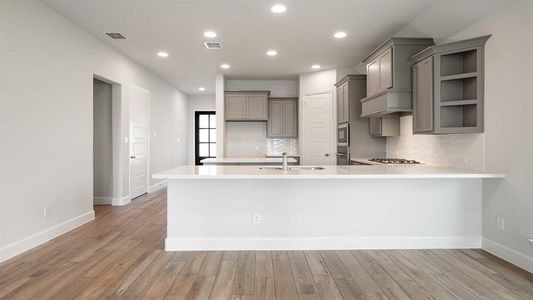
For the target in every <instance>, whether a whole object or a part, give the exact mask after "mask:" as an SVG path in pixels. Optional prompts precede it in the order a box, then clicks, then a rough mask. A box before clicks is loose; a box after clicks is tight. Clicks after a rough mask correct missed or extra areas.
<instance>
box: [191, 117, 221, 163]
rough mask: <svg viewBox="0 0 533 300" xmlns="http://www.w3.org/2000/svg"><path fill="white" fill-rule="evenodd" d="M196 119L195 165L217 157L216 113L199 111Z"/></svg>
mask: <svg viewBox="0 0 533 300" xmlns="http://www.w3.org/2000/svg"><path fill="white" fill-rule="evenodd" d="M194 119H195V122H194V123H195V127H194V128H195V130H194V132H195V157H194V161H195V164H196V165H197V166H198V165H201V163H200V161H202V159H205V158H212V157H216V155H217V129H216V125H217V116H216V114H215V112H214V111H197V112H195V114H194Z"/></svg>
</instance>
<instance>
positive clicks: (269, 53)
mask: <svg viewBox="0 0 533 300" xmlns="http://www.w3.org/2000/svg"><path fill="white" fill-rule="evenodd" d="M267 55H268V56H276V55H278V51H276V50H268V51H267Z"/></svg>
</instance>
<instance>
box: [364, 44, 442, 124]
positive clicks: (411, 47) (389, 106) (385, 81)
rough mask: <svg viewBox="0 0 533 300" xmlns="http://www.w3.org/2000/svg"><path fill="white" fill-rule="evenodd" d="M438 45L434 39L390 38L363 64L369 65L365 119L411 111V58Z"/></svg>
mask: <svg viewBox="0 0 533 300" xmlns="http://www.w3.org/2000/svg"><path fill="white" fill-rule="evenodd" d="M432 45H434V42H433V39H431V38H396V37H393V38H389V39H388V40H386V41H385V42H384V43H383V44H382V45H381V46H379V47H378V48H376V49H375V50H374V51H372V53H370V55H368V56H367V57H366V58H365V59H364V60H363V61H364V62H365V63H366V64H367V65H366V67H367V75H368V78H367V79H368V80H367V94H366V97H365V98H363V99H361V102H362V114H361V115H362V116H363V117H381V116H384V115H388V114H394V113H398V112H411V109H412V108H411V62H410V60H409V58H410V57H411V56H412V55H413V54H415V53H417V52H419V51H421V50H423V49H425V48H427V47H429V46H432Z"/></svg>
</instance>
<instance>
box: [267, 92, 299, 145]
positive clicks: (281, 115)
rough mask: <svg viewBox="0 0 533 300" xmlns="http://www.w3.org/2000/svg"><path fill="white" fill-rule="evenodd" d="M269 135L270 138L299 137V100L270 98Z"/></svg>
mask: <svg viewBox="0 0 533 300" xmlns="http://www.w3.org/2000/svg"><path fill="white" fill-rule="evenodd" d="M268 106H269V108H268V123H267V135H268V137H269V138H295V137H297V136H298V99H297V98H270V99H269V101H268Z"/></svg>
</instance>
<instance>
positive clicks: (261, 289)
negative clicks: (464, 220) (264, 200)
mask: <svg viewBox="0 0 533 300" xmlns="http://www.w3.org/2000/svg"><path fill="white" fill-rule="evenodd" d="M165 196H166V191H165V190H162V191H159V192H156V193H153V194H149V195H145V196H142V197H140V198H138V199H135V200H134V201H133V202H132V203H131V204H130V205H128V206H125V207H110V206H97V207H95V210H96V220H95V221H93V222H90V223H88V224H86V225H84V226H81V227H79V228H77V229H75V230H73V231H71V232H69V233H67V234H65V235H62V236H60V237H58V238H56V239H54V240H52V241H50V242H48V243H46V244H44V245H42V246H39V247H37V248H35V249H32V250H30V251H28V252H26V253H24V254H21V255H19V256H17V257H15V258H13V259H11V260H8V261H6V262H4V263H1V264H0V298H2V299H106V298H110V299H116V298H122V299H234V300H237V299H243V300H244V299H327V300H329V299H533V275H532V274H530V273H528V272H526V271H524V270H521V269H519V268H517V267H515V266H513V265H511V264H509V263H507V262H504V261H502V260H500V259H499V258H496V257H494V256H492V255H490V254H488V253H486V252H484V251H481V250H382V251H379V250H372V251H235V252H232V251H213V252H207V251H199V252H165V251H164V250H163V244H164V238H165V230H166V199H165Z"/></svg>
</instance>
